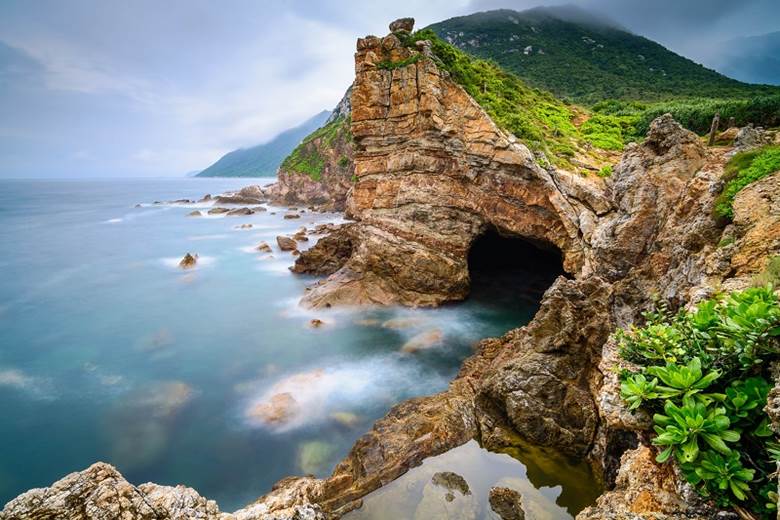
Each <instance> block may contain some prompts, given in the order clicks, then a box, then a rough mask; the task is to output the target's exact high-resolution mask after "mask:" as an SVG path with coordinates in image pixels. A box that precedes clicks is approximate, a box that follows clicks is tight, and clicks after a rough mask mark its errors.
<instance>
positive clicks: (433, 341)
mask: <svg viewBox="0 0 780 520" xmlns="http://www.w3.org/2000/svg"><path fill="white" fill-rule="evenodd" d="M443 338H444V334H443V333H442V331H441V330H440V329H431V330H426V331H425V332H421V333H420V334H418V335H416V336H414V337H413V338H412V339H410V340H409V341H407V342H406V343H404V346H403V347H401V351H402V352H407V353H414V352H417V351H419V350H425V349H429V348H431V347H435V346H436V345H438V344H440V343H441V341H442V339H443Z"/></svg>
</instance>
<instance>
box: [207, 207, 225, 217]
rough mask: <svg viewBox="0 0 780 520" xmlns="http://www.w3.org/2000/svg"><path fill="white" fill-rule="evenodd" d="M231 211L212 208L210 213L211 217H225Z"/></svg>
mask: <svg viewBox="0 0 780 520" xmlns="http://www.w3.org/2000/svg"><path fill="white" fill-rule="evenodd" d="M229 211H230V210H229V209H228V208H211V209H210V210H209V211H208V213H209V215H223V214H225V213H228V212H229Z"/></svg>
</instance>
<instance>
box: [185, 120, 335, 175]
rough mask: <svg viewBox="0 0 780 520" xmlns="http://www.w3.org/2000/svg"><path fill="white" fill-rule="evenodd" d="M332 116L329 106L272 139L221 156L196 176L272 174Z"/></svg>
mask: <svg viewBox="0 0 780 520" xmlns="http://www.w3.org/2000/svg"><path fill="white" fill-rule="evenodd" d="M328 116H330V110H323V111H322V112H320V113H319V114H317V115H315V116H314V117H311V118H310V119H307V120H306V121H305V122H303V123H302V124H300V125H298V126H296V127H294V128H290V129H289V130H285V131H284V132H282V133H280V134H279V135H277V136H276V137H274V138H273V139H271V140H270V141H268V142H267V143H264V144H260V145H257V146H253V147H251V148H240V149H238V150H233V151H232V152H229V153H227V154H225V155H224V156H222V157H221V158H220V159H219V160H218V161H217V162H215V163H214V164H212V165H211V166H209V167H208V168H206V169H205V170H203V171H201V172H200V173H198V174H197V177H270V176H273V175H275V174H276V170H277V168H279V165H280V164H281V163H282V161H283V160H284V158H285V157H287V155H289V153H290V152H292V151H293V149H294V148H295V147H296V146H297V145H298V143H300V142H301V141H302V140H303V138H304V137H306V136H307V135H309V134H310V133H311V132H312V131H314V130H316V129H317V128H319V127H320V126H321V125H322V124H323V123H325V121H326V120H327V119H328Z"/></svg>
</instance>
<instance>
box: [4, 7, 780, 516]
mask: <svg viewBox="0 0 780 520" xmlns="http://www.w3.org/2000/svg"><path fill="white" fill-rule="evenodd" d="M411 28H412V27H411V22H410V21H408V20H406V21H403V20H402V21H400V22H398V23H395V24H394V25H391V30H393V31H394V32H393V33H392V34H390V35H388V36H385V37H384V38H377V37H373V36H369V37H366V38H363V39H360V40H358V44H357V53H356V54H355V66H356V79H355V83H354V86H353V90H352V94H351V118H350V119H347V118H346V117H345V118H344V119H342V120H341V121H342V122H345V121H350V123H349V125H350V126H349V133H350V135H351V139H352V140H354V142H353V143H352V145H351V147H350V148H351V149H352V150H353V152H352V153H354V155H353V156H352V159H351V162H352V164H354V176H355V177H356V182H355V184H354V186H353V187H351V191H349V192H345V195H344V197H345V198H344V206H345V208H346V211H347V214H348V215H349V216H351V217H352V218H354V219H355V220H356V222H355V223H354V224H350V225H349V226H345V227H342V228H339V229H338V230H337V231H335V232H334V233H333V234H332V235H331V236H330V237H327V238H326V239H324V240H322V241H321V242H320V243H318V244H317V245H315V246H314V247H313V248H312V249H310V250H309V251H307V252H304V253H303V254H302V255H301V257H300V258H299V260H298V261H297V262H296V265H297V266H298V267H299V269H298V270H299V271H300V272H311V271H312V270H316V269H320V268H319V267H317V268H316V269H315V268H313V267H307V265H315V266H322V265H327V269H322V270H321V271H320V272H323V273H325V272H327V273H330V272H332V274H330V276H329V277H328V278H327V279H326V280H323V281H322V282H320V283H318V284H317V285H316V286H314V287H313V288H312V289H311V290H310V291H308V293H307V294H306V295H305V296H304V298H303V303H304V304H305V305H308V306H311V307H315V308H316V307H326V306H336V305H343V304H394V303H399V304H404V305H411V306H435V305H439V304H442V303H444V302H448V301H456V300H461V299H464V298H465V297H467V295H468V293H469V289H470V275H469V265H468V254H469V251H470V249H471V247H472V245H473V244H474V242H475V241H476V240H477V239H478V238H479V237H480V236H482V235H484V234H485V233H487V232H489V231H490V232H495V233H497V234H498V235H500V236H504V237H515V238H518V239H523V240H526V241H528V242H530V243H532V244H534V245H536V246H538V247H539V248H542V249H546V250H551V251H556V252H559V253H560V256H561V259H562V262H563V268H564V270H565V272H566V276H560V277H559V278H558V279H557V280H556V281H555V282H554V283H553V284H552V286H551V287H550V288H549V289H548V290H547V291H546V293H545V295H544V297H543V299H542V302H541V307H540V309H539V311H538V312H537V313H536V315H535V317H534V319H533V320H532V321H531V322H530V323H529V324H528V325H527V326H525V327H521V328H517V329H514V330H511V331H509V332H508V333H506V334H505V335H504V336H502V337H500V338H491V339H486V340H483V341H482V342H481V343H480V344H479V346H478V347H477V349H476V352H475V354H474V355H473V356H471V357H470V358H468V359H467V360H466V361H465V362H464V363H463V366H462V368H461V370H460V373H459V374H458V376H457V377H456V378H455V379H454V380H453V381H452V382H451V383H450V385H449V387H448V389H447V390H446V391H444V392H441V393H439V394H436V395H432V396H427V397H420V398H415V399H411V400H408V401H405V402H403V403H400V404H398V405H396V406H395V407H393V408H392V409H391V410H390V411H389V412H388V414H387V415H386V416H385V417H384V418H382V419H380V420H379V421H377V422H376V423H375V424H374V426H373V428H372V429H371V430H370V431H368V432H367V433H366V434H365V435H363V436H362V437H361V438H360V439H359V440H358V441H357V442H356V443H355V445H354V446H353V448H352V450H351V451H350V452H349V454H348V455H347V456H346V457H345V459H344V460H343V461H342V462H341V463H339V464H338V465H337V466H336V468H335V469H334V471H333V474H332V475H331V476H330V477H328V478H325V479H315V478H313V477H289V478H286V479H283V480H281V481H280V482H279V483H277V485H276V486H274V488H273V489H272V490H271V492H270V493H269V494H267V495H265V496H263V497H261V498H259V499H258V500H257V501H256V502H255V503H254V504H251V505H249V506H248V507H247V508H245V509H242V510H241V511H238V512H236V513H233V514H232V515H231V514H226V513H220V512H219V509H218V507H217V506H216V504H214V503H213V502H210V501H207V500H205V499H203V498H202V497H200V496H199V495H197V493H195V492H194V491H193V490H190V489H188V488H183V487H176V488H171V487H164V486H156V485H154V484H144V485H141V486H138V487H134V486H132V485H130V484H128V483H127V482H126V481H125V480H124V479H123V478H122V477H121V475H119V474H118V473H117V472H116V470H114V469H113V468H111V467H110V466H107V465H104V464H97V465H95V466H92V467H91V468H89V469H87V470H85V471H84V472H81V473H76V474H73V475H70V476H68V477H66V478H65V479H63V480H62V481H60V482H58V483H57V484H55V485H54V486H53V487H51V488H46V489H43V490H31V491H29V492H28V493H25V494H23V495H21V496H20V497H18V498H17V499H15V500H14V501H12V502H11V503H9V504H8V505H7V506H6V508H5V509H4V510H3V512H2V513H0V518H3V519H11V518H56V517H58V516H66V517H75V518H78V517H84V518H114V517H132V518H182V517H188V518H189V517H198V518H222V519H230V518H236V519H251V518H277V519H284V518H300V519H304V518H311V519H319V518H338V517H339V516H341V515H342V514H344V513H346V512H348V511H350V510H353V509H355V508H356V507H359V506H360V504H361V499H362V497H364V496H365V495H367V494H368V493H370V492H371V491H373V490H375V489H377V488H379V487H380V486H382V485H384V484H386V483H388V482H390V481H392V480H393V479H395V478H397V477H399V476H400V475H402V474H403V473H405V472H406V471H407V470H408V469H410V468H412V467H414V466H417V465H419V464H421V463H422V461H423V460H424V459H425V458H426V457H430V456H433V455H437V454H441V453H443V452H445V451H447V450H449V449H451V448H454V447H457V446H459V445H462V444H464V443H466V442H467V441H469V440H471V439H477V440H478V441H479V442H480V443H481V445H483V446H484V447H486V448H488V449H494V450H502V449H507V448H511V447H517V446H522V445H523V443H529V442H530V443H533V444H535V445H538V446H542V447H546V448H551V449H555V450H557V451H560V452H562V453H564V454H566V455H569V456H572V457H576V458H580V459H585V460H588V461H589V462H590V463H591V465H592V466H593V467H594V468H595V469H596V473H597V475H599V477H600V478H601V479H602V480H603V482H604V485H605V486H606V487H607V488H610V489H612V490H611V491H610V492H609V493H608V494H606V495H604V496H603V497H602V499H600V500H599V501H598V503H597V504H596V505H594V506H593V507H591V508H589V509H587V510H585V511H583V512H582V513H581V514H580V516H579V518H582V519H587V520H589V519H596V518H616V519H617V518H680V517H686V518H707V517H709V516H710V515H711V514H713V510H712V509H711V507H710V505H708V504H706V503H704V502H702V501H701V500H699V499H698V498H697V497H696V496H695V493H693V492H692V490H691V489H690V487H689V486H687V485H686V484H684V483H683V482H682V480H681V478H680V476H679V475H676V474H674V473H670V472H669V470H668V467H662V466H660V465H659V464H657V463H656V462H655V461H654V458H653V456H652V453H651V449H650V448H649V447H648V446H646V444H647V440H646V439H644V438H643V437H642V435H641V434H640V433H639V432H641V431H642V430H643V429H645V428H646V424H644V423H642V417H641V416H637V415H635V414H631V413H629V412H628V410H627V408H626V405H625V404H624V403H623V402H622V401H621V399H620V396H619V388H618V385H619V382H618V378H617V375H616V374H615V373H614V371H613V370H612V369H613V368H614V366H615V365H617V364H619V361H618V360H617V354H616V351H615V350H616V347H615V344H614V341H613V340H612V339H610V337H611V336H610V335H611V334H612V333H613V332H614V331H615V330H616V328H618V327H625V326H627V325H629V324H632V323H635V322H637V321H638V320H640V318H641V314H642V312H643V311H646V310H648V309H650V308H652V307H653V305H654V304H655V302H656V301H657V300H658V299H659V298H660V299H663V300H664V301H666V302H669V304H670V305H673V306H677V307H679V306H684V305H688V304H691V303H693V302H696V301H699V300H701V299H702V298H705V297H707V296H709V295H711V294H712V293H713V292H714V291H715V289H716V288H718V287H724V288H729V289H740V288H744V287H746V286H747V285H748V284H749V283H750V281H751V279H752V277H754V276H755V275H757V274H759V273H760V272H761V271H762V270H763V269H764V268H765V267H766V265H767V262H768V259H769V258H770V257H772V256H773V255H777V254H778V253H780V239H778V237H780V228H779V227H778V226H780V184H778V183H780V173H775V174H774V175H771V176H768V177H766V178H764V179H763V180H761V181H759V182H756V183H755V184H753V185H751V186H750V187H748V188H747V189H745V190H744V191H743V192H741V193H740V194H739V195H738V196H737V197H736V199H735V201H734V214H735V217H734V222H733V224H731V225H728V226H725V225H724V223H723V222H722V221H721V220H719V219H718V218H716V217H715V216H714V211H713V208H714V205H715V202H716V198H717V196H718V194H719V192H720V190H721V187H722V180H721V179H722V176H723V173H724V165H725V163H726V152H727V151H728V150H727V149H723V148H721V149H711V148H707V147H705V146H704V145H703V144H702V142H701V140H700V139H699V138H698V137H697V136H696V135H695V134H693V133H691V132H689V131H687V130H685V129H683V128H682V127H681V126H680V125H679V124H677V123H676V122H675V121H674V120H673V119H672V118H671V117H670V116H663V117H660V118H658V119H656V120H655V121H654V122H653V123H652V125H651V126H650V130H649V132H648V135H647V138H646V139H645V141H644V142H643V143H642V144H638V145H632V146H629V147H628V148H627V150H626V151H625V153H624V154H623V156H622V158H621V160H620V162H619V163H618V164H617V166H616V167H615V169H614V173H613V175H612V177H611V178H609V179H607V180H603V179H601V178H598V177H595V176H590V177H582V176H579V175H576V174H572V173H568V172H566V171H561V170H556V169H555V168H552V167H550V168H549V169H546V168H544V167H542V166H541V165H540V164H539V162H538V161H537V158H536V157H535V156H534V154H533V153H532V152H531V151H529V149H528V148H527V147H526V146H525V145H524V144H523V143H521V142H519V141H518V140H517V139H516V138H515V137H513V136H512V135H511V134H508V133H506V132H504V131H503V130H501V129H500V128H499V127H498V126H497V125H496V124H495V123H494V122H493V121H492V120H491V118H490V117H489V116H488V115H487V114H486V113H485V111H484V110H483V109H482V108H481V107H480V106H479V105H478V104H477V103H476V102H475V101H474V100H473V99H472V98H471V97H470V96H469V95H468V94H467V93H466V91H464V90H463V89H462V88H461V87H460V86H459V85H458V84H457V83H455V82H454V81H453V80H452V78H450V77H449V75H448V74H447V73H446V71H443V70H442V69H441V68H440V67H439V65H438V64H437V58H436V56H435V55H434V54H433V53H432V52H431V49H430V45H428V44H427V43H426V42H425V41H420V42H416V43H412V44H410V43H408V39H407V38H406V36H408V34H409V32H410V31H411ZM335 121H339V119H336V120H335ZM326 127H327V125H326ZM342 135H346V134H342ZM322 138H323V139H324V137H322ZM303 144H307V143H303ZM309 144H310V145H311V146H312V147H315V148H316V147H317V146H319V144H318V143H316V142H315V141H314V140H312V141H310V143H309ZM345 153H346V152H345ZM334 157H335V155H334ZM275 189H278V188H275ZM303 191H307V190H306V189H303ZM298 192H299V193H300V190H298ZM347 193H348V195H347ZM278 196H279V197H281V198H282V199H284V200H287V199H286V197H287V195H283V194H278ZM317 196H324V195H322V194H321V193H320V194H319V195H317ZM298 200H299V201H300V200H301V199H298ZM307 200H308V201H312V202H310V203H312V204H315V203H316V202H313V201H314V200H315V198H314V197H313V198H311V199H307ZM317 200H319V199H317ZM325 202H328V201H327V200H325ZM334 207H338V205H337V204H336V203H334ZM724 239H728V240H727V242H728V244H727V245H726V246H724V245H723V244H724ZM329 259H330V260H331V261H327V260H329ZM648 497H650V498H653V497H655V498H653V499H652V500H651V499H649V498H648ZM79 515H81V516H79Z"/></svg>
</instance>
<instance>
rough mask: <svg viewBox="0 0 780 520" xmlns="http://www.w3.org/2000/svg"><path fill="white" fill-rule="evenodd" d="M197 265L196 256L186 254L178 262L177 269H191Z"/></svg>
mask: <svg viewBox="0 0 780 520" xmlns="http://www.w3.org/2000/svg"><path fill="white" fill-rule="evenodd" d="M197 264H198V255H197V253H196V254H194V255H193V254H192V253H187V254H186V255H184V257H183V258H182V259H181V260H180V261H179V267H181V268H182V269H192V268H193V267H195V266H196V265H197Z"/></svg>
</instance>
